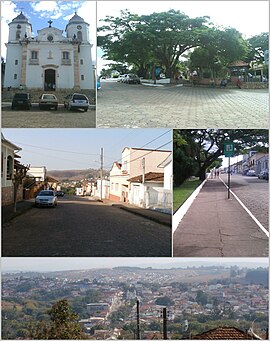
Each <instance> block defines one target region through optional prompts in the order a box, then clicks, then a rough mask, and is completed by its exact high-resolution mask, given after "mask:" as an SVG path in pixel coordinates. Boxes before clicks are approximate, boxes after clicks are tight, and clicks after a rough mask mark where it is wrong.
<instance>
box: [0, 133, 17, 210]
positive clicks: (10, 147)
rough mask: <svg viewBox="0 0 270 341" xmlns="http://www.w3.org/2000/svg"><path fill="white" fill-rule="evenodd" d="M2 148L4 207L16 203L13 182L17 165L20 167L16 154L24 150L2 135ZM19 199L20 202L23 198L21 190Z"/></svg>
mask: <svg viewBox="0 0 270 341" xmlns="http://www.w3.org/2000/svg"><path fill="white" fill-rule="evenodd" d="M1 148H2V153H1V186H2V205H10V204H12V203H13V202H14V184H13V181H12V180H13V179H14V175H15V169H16V165H19V162H18V161H17V160H16V159H17V158H20V156H19V155H17V154H16V152H19V151H20V150H22V149H21V148H20V147H18V146H16V145H15V144H14V143H12V142H10V141H8V140H6V139H5V137H4V135H3V134H1ZM21 166H22V165H21ZM17 198H18V200H20V199H21V198H22V189H21V188H19V190H18V191H17Z"/></svg>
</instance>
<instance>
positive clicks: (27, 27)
mask: <svg viewBox="0 0 270 341" xmlns="http://www.w3.org/2000/svg"><path fill="white" fill-rule="evenodd" d="M48 24H49V26H48V27H46V28H43V29H41V30H38V31H37V36H36V37H32V25H31V23H29V21H28V19H27V18H26V17H25V15H24V14H23V13H22V12H21V13H20V14H19V15H18V16H17V17H16V18H14V19H13V20H12V21H11V22H10V23H9V38H8V43H7V44H6V47H7V56H6V68H5V78H4V87H5V88H7V87H12V88H19V87H20V86H23V87H24V88H28V89H43V90H51V89H52V90H55V89H57V90H61V89H73V90H80V89H94V88H95V85H94V82H95V81H94V79H95V76H94V70H93V65H92V57H91V47H92V45H91V44H90V39H89V24H88V23H86V22H85V21H84V19H83V18H81V17H80V16H78V15H77V13H75V14H74V16H73V17H72V18H71V19H70V20H69V22H68V24H67V25H66V28H65V33H64V31H63V30H60V29H58V28H56V27H53V26H52V21H51V20H49V21H48Z"/></svg>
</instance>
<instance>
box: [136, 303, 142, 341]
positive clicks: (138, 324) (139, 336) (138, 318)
mask: <svg viewBox="0 0 270 341" xmlns="http://www.w3.org/2000/svg"><path fill="white" fill-rule="evenodd" d="M136 304H137V335H136V336H137V340H140V339H141V331H140V301H139V300H138V299H137V303H136Z"/></svg>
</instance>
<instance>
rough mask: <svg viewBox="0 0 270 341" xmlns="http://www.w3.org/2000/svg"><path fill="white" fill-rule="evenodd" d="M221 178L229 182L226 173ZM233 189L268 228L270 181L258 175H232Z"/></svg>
mask: <svg viewBox="0 0 270 341" xmlns="http://www.w3.org/2000/svg"><path fill="white" fill-rule="evenodd" d="M221 178H222V180H223V181H225V182H226V183H227V176H226V175H225V174H222V175H221ZM231 190H232V191H233V192H234V193H235V194H236V195H237V196H238V198H239V199H240V200H241V201H242V203H243V204H244V205H245V206H246V207H247V208H248V209H249V210H250V211H251V213H252V214H253V215H254V216H255V217H256V218H257V219H258V220H259V222H260V223H261V224H262V225H263V227H264V228H266V229H267V230H268V229H269V218H268V207H269V200H268V182H267V181H266V180H262V179H258V178H257V177H250V176H242V175H232V176H231Z"/></svg>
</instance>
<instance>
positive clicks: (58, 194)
mask: <svg viewBox="0 0 270 341" xmlns="http://www.w3.org/2000/svg"><path fill="white" fill-rule="evenodd" d="M55 195H56V196H57V197H63V196H64V195H65V193H64V192H63V191H56V192H55Z"/></svg>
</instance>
